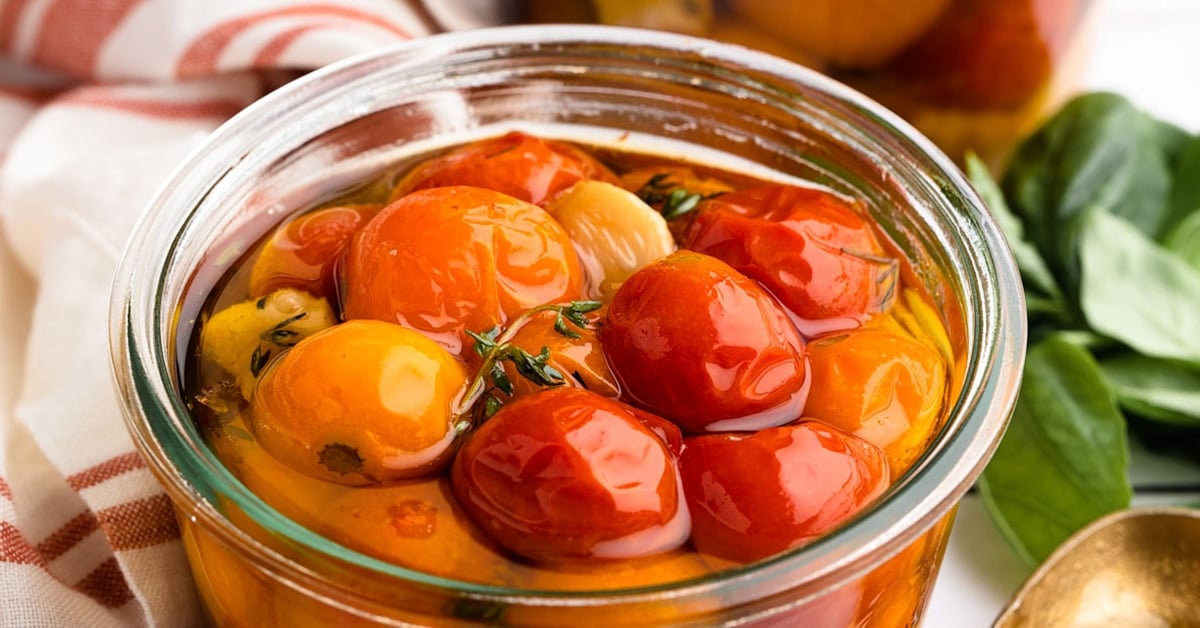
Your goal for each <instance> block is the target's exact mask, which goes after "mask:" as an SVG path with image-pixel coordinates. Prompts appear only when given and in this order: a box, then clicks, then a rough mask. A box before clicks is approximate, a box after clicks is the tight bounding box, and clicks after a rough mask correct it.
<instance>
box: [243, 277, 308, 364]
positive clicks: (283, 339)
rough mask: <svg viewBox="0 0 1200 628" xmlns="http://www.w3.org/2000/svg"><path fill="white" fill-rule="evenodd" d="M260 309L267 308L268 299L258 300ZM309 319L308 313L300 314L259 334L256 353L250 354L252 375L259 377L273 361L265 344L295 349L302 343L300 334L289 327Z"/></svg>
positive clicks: (270, 352)
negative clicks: (298, 343) (268, 363)
mask: <svg viewBox="0 0 1200 628" xmlns="http://www.w3.org/2000/svg"><path fill="white" fill-rule="evenodd" d="M256 305H257V306H258V309H260V310H261V309H263V308H264V307H266V297H263V298H262V299H259V300H258V303H257V304H256ZM307 317H308V312H300V313H299V314H296V315H294V316H289V317H288V318H285V319H283V320H281V321H279V322H278V323H275V324H274V325H272V326H271V328H270V329H268V330H266V331H264V332H263V333H261V334H259V336H258V340H259V344H258V346H257V347H255V348H254V352H253V353H251V354H250V374H251V375H253V376H254V377H258V376H259V375H260V374H261V373H262V370H263V369H264V368H265V367H266V366H267V362H270V361H271V355H272V351H271V349H270V348H268V347H266V346H264V343H269V344H272V345H275V346H276V347H279V348H284V349H286V348H287V347H294V346H295V345H296V343H297V342H300V332H298V331H295V330H293V329H288V328H287V327H288V325H291V324H292V323H296V322H299V321H302V320H304V319H305V318H307Z"/></svg>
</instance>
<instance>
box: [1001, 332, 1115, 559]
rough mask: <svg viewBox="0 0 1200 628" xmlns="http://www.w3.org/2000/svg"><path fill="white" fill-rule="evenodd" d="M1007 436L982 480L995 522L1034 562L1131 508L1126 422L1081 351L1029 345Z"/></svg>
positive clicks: (1050, 342)
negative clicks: (1081, 531) (1099, 521)
mask: <svg viewBox="0 0 1200 628" xmlns="http://www.w3.org/2000/svg"><path fill="white" fill-rule="evenodd" d="M1021 386H1022V388H1021V396H1020V398H1019V399H1018V401H1017V406H1016V409H1015V410H1014V412H1013V417H1012V422H1011V423H1010V424H1009V427H1008V432H1007V433H1006V434H1005V436H1004V440H1003V441H1001V443H1000V446H999V448H997V450H996V453H995V455H994V456H993V458H992V460H991V462H990V463H989V464H988V467H987V469H985V470H984V472H983V475H982V476H981V477H980V480H979V490H980V494H981V495H982V497H983V501H984V504H985V506H986V507H987V509H988V511H989V513H990V514H991V515H992V519H993V520H994V521H995V522H996V523H997V524H998V525H999V527H1000V529H1001V531H1002V532H1003V533H1004V535H1005V537H1007V538H1008V540H1009V542H1010V543H1011V544H1012V545H1013V547H1014V548H1015V549H1016V550H1017V553H1019V554H1020V555H1021V556H1022V557H1024V558H1025V559H1026V560H1027V561H1029V562H1030V563H1031V564H1037V563H1040V562H1041V561H1042V560H1043V559H1045V558H1046V556H1048V555H1049V554H1050V553H1051V552H1053V551H1054V548H1056V547H1057V546H1058V544H1059V543H1061V542H1062V541H1064V540H1065V539H1066V538H1067V537H1069V536H1070V535H1071V534H1073V533H1074V532H1075V531H1076V530H1078V529H1080V528H1082V527H1083V526H1085V525H1087V524H1088V523H1089V522H1091V521H1092V520H1094V519H1096V518H1097V517H1100V516H1102V515H1104V514H1107V513H1109V512H1112V511H1114V510H1119V509H1121V508H1126V507H1128V506H1129V500H1130V496H1131V490H1130V487H1129V479H1128V477H1127V475H1126V471H1127V469H1128V466H1129V447H1128V443H1127V442H1126V437H1125V419H1124V417H1123V416H1122V415H1121V412H1120V411H1119V410H1118V409H1117V405H1116V402H1115V401H1114V399H1113V394H1112V391H1111V390H1110V389H1109V387H1108V384H1107V383H1106V382H1105V381H1104V377H1103V374H1102V373H1101V372H1100V367H1099V366H1098V365H1097V364H1096V361H1095V360H1094V359H1093V358H1092V355H1091V354H1090V353H1088V352H1087V351H1086V350H1084V349H1081V348H1079V347H1077V346H1075V345H1073V344H1071V343H1070V342H1067V341H1064V340H1062V339H1060V338H1057V337H1055V336H1051V337H1049V338H1047V339H1046V340H1043V341H1042V342H1039V343H1038V344H1036V345H1034V346H1033V347H1031V348H1030V350H1029V353H1028V355H1027V356H1026V360H1025V373H1024V376H1023V377H1022V384H1021Z"/></svg>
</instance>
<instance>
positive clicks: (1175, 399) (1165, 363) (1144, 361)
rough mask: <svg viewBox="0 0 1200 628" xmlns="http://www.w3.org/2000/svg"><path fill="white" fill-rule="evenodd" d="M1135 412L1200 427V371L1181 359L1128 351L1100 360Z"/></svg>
mask: <svg viewBox="0 0 1200 628" xmlns="http://www.w3.org/2000/svg"><path fill="white" fill-rule="evenodd" d="M1100 368H1101V369H1103V371H1104V375H1105V377H1107V378H1108V381H1109V383H1110V384H1111V385H1112V387H1113V390H1114V391H1115V392H1116V394H1117V402H1118V403H1119V404H1121V407H1123V408H1125V409H1126V410H1128V411H1129V412H1130V413H1132V414H1136V415H1138V416H1140V417H1143V418H1147V419H1154V420H1156V421H1164V422H1167V423H1179V424H1181V425H1191V426H1200V370H1198V369H1195V368H1191V367H1188V366H1187V365H1185V364H1181V363H1179V362H1173V361H1170V360H1162V359H1158V358H1150V357H1146V356H1143V355H1137V354H1125V355H1120V356H1116V357H1112V358H1107V359H1104V360H1102V361H1101V362H1100Z"/></svg>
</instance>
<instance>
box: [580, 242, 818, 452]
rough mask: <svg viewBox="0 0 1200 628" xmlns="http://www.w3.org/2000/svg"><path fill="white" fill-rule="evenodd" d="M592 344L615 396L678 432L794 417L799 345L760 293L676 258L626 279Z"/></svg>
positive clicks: (799, 407) (725, 271)
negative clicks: (616, 384)
mask: <svg viewBox="0 0 1200 628" xmlns="http://www.w3.org/2000/svg"><path fill="white" fill-rule="evenodd" d="M600 340H601V343H602V344H603V345H604V350H605V352H606V354H607V355H608V358H609V364H610V365H611V367H612V370H613V372H614V373H615V374H616V375H617V378H618V380H619V381H620V382H621V386H622V390H623V391H624V394H626V395H627V396H628V397H629V398H630V399H631V400H633V401H634V402H635V403H636V404H637V405H639V406H641V407H643V408H645V409H647V410H649V411H650V412H653V413H655V414H658V415H660V416H662V417H664V418H666V419H669V420H671V421H673V422H674V423H676V424H677V425H679V427H681V428H682V429H683V430H684V431H685V432H693V433H695V432H704V431H721V430H752V429H759V428H763V427H770V426H774V425H781V424H783V423H787V422H789V421H793V420H795V419H796V418H798V417H799V416H800V413H801V412H802V411H803V409H804V400H805V396H806V395H807V391H808V374H807V367H806V358H805V353H804V340H803V339H802V338H801V336H800V334H799V333H798V332H797V331H796V329H795V327H793V326H792V324H791V322H790V321H789V320H788V317H787V315H786V314H785V313H784V311H783V310H782V309H781V308H780V307H779V305H778V304H776V302H775V300H774V299H773V298H771V296H770V295H769V294H767V293H766V291H764V290H763V289H762V288H760V287H758V285H757V284H755V283H754V282H753V281H751V280H750V279H748V278H747V277H745V276H744V275H742V274H741V273H738V272H737V271H736V270H734V269H732V268H730V267H729V266H728V265H727V264H725V263H724V262H722V261H720V260H718V259H716V258H713V257H709V256H707V255H703V254H701V253H696V252H692V251H679V252H677V253H674V254H672V255H671V256H669V257H667V258H666V259H663V260H661V261H659V262H657V263H655V264H652V265H650V266H647V267H646V268H643V269H642V270H640V271H638V272H637V273H635V274H634V275H632V276H631V277H630V278H629V279H628V280H627V281H626V282H625V284H624V285H622V286H621V289H620V290H618V291H617V294H616V295H615V296H614V297H613V302H612V305H611V306H609V310H608V317H607V318H606V320H605V322H604V325H603V326H602V327H601V329H600Z"/></svg>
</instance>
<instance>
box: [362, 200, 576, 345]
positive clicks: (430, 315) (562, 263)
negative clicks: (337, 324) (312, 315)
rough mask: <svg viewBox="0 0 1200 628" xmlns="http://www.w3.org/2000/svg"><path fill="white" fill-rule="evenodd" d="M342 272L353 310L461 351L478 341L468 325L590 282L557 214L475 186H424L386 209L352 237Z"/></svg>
mask: <svg viewBox="0 0 1200 628" xmlns="http://www.w3.org/2000/svg"><path fill="white" fill-rule="evenodd" d="M342 281H343V283H342V290H341V294H342V295H343V299H344V301H343V308H344V314H345V317H346V318H347V319H354V318H373V319H378V320H384V321H389V322H395V323H400V324H401V325H404V326H406V327H409V328H412V329H415V330H417V331H420V332H423V333H425V334H426V335H428V336H429V337H431V338H433V339H434V340H436V341H437V342H438V343H440V344H441V345H442V346H444V347H446V349H447V350H448V351H450V352H451V353H453V354H456V355H460V356H461V355H462V353H463V348H464V347H468V348H469V347H471V346H473V345H472V343H471V342H470V338H469V337H467V336H466V333H465V332H466V331H468V330H469V331H476V332H478V331H486V330H488V329H491V328H492V327H494V326H496V325H498V324H503V323H505V322H506V321H508V320H509V319H510V318H512V317H514V316H516V315H518V314H520V313H521V312H523V311H525V310H527V309H529V308H531V307H534V306H537V305H542V304H545V303H552V302H560V301H571V300H575V299H578V298H580V297H581V295H582V290H583V288H582V286H583V272H582V271H581V270H580V266H579V259H578V258H577V257H576V256H575V251H574V249H573V248H571V241H570V239H569V238H568V236H567V234H566V232H565V231H563V229H562V227H560V226H559V224H558V223H557V222H555V221H554V219H553V218H552V217H551V216H550V214H548V213H546V211H545V210H543V209H542V208H540V207H538V206H536V205H532V204H530V203H526V202H525V201H520V200H517V199H515V198H513V197H511V196H508V195H506V194H501V193H500V192H494V191H492V190H485V189H482V188H474V187H466V186H455V187H447V188H433V189H429V190H420V191H417V192H413V193H412V194H409V195H407V196H404V197H402V198H400V199H399V200H397V201H395V202H394V203H392V204H391V205H388V206H387V207H386V208H384V209H383V211H381V212H380V213H379V214H378V215H377V216H375V218H374V219H372V220H371V222H369V223H367V225H366V226H365V227H363V229H362V230H361V231H360V232H359V233H358V235H357V236H356V237H355V238H354V239H353V241H351V243H350V248H349V249H348V250H347V253H346V258H345V269H344V273H343V277H342Z"/></svg>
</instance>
